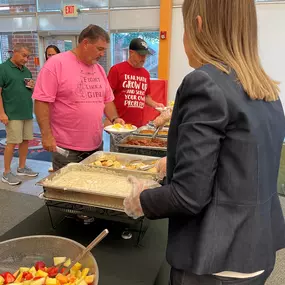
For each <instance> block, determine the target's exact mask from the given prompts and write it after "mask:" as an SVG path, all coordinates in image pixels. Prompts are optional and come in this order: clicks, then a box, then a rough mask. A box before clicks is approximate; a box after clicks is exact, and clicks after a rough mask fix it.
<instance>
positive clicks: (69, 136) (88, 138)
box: [33, 51, 114, 151]
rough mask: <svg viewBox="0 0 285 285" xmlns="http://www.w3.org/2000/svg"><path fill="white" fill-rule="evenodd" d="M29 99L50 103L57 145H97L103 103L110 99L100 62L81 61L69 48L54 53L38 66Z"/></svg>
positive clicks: (80, 147) (83, 147)
mask: <svg viewBox="0 0 285 285" xmlns="http://www.w3.org/2000/svg"><path fill="white" fill-rule="evenodd" d="M33 99H36V100H39V101H43V102H48V103H50V123H51V128H52V133H53V136H54V138H55V140H56V143H57V145H58V146H61V147H64V148H68V149H73V150H79V151H90V150H95V149H97V148H98V147H99V146H100V145H101V143H102V133H103V122H102V118H103V114H104V108H105V103H108V102H112V101H113V100H114V95H113V92H112V90H111V88H110V85H109V82H108V79H107V77H106V74H105V71H104V69H103V68H102V66H101V65H99V64H94V65H91V66H88V65H85V64H84V63H82V62H80V61H79V60H78V59H77V58H76V56H75V55H74V54H73V53H72V52H70V51H68V52H64V53H60V54H58V55H55V56H53V57H51V58H50V59H49V60H48V61H47V62H46V63H45V65H44V66H43V68H42V69H41V71H40V73H39V76H38V78H37V82H36V86H35V89H34V93H33Z"/></svg>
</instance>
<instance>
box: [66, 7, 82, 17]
mask: <svg viewBox="0 0 285 285" xmlns="http://www.w3.org/2000/svg"><path fill="white" fill-rule="evenodd" d="M63 16H64V17H77V16H78V10H77V6H76V5H65V6H64V7H63Z"/></svg>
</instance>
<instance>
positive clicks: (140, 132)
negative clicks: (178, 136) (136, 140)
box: [134, 125, 169, 138]
mask: <svg viewBox="0 0 285 285" xmlns="http://www.w3.org/2000/svg"><path fill="white" fill-rule="evenodd" d="M168 130H169V128H162V129H161V130H159V131H158V134H157V136H156V137H160V138H167V136H168ZM154 132H155V128H154V127H151V126H149V125H147V126H142V127H140V128H138V129H137V130H136V131H135V132H134V135H137V136H146V137H151V136H152V135H153V134H154Z"/></svg>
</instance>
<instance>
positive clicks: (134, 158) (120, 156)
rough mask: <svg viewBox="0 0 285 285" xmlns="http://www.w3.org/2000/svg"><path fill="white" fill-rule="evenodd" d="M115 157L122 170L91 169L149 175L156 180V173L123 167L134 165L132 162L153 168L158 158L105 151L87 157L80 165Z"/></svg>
mask: <svg viewBox="0 0 285 285" xmlns="http://www.w3.org/2000/svg"><path fill="white" fill-rule="evenodd" d="M111 156H115V157H116V161H118V162H119V163H121V165H122V168H114V167H108V166H96V165H92V166H93V167H98V168H103V169H106V168H107V169H119V170H122V171H126V173H137V174H138V175H140V174H148V175H150V176H151V177H152V178H153V179H154V180H157V173H152V172H148V171H147V170H144V171H143V170H137V169H136V170H131V169H126V168H125V165H128V164H129V163H134V162H142V163H145V164H151V163H152V164H153V167H154V166H155V165H154V163H153V162H155V161H157V160H159V159H160V157H155V156H146V155H137V154H128V153H118V152H106V151H97V152H95V153H93V154H91V155H90V156H88V157H87V158H86V159H84V160H82V161H81V163H82V164H86V165H90V164H92V163H94V162H95V161H96V160H99V159H100V158H102V157H107V158H108V157H111Z"/></svg>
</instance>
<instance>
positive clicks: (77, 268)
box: [71, 262, 82, 271]
mask: <svg viewBox="0 0 285 285" xmlns="http://www.w3.org/2000/svg"><path fill="white" fill-rule="evenodd" d="M81 267H82V264H81V263H79V262H77V263H75V264H74V265H73V267H72V268H71V269H73V270H74V271H77V270H80V269H81Z"/></svg>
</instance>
